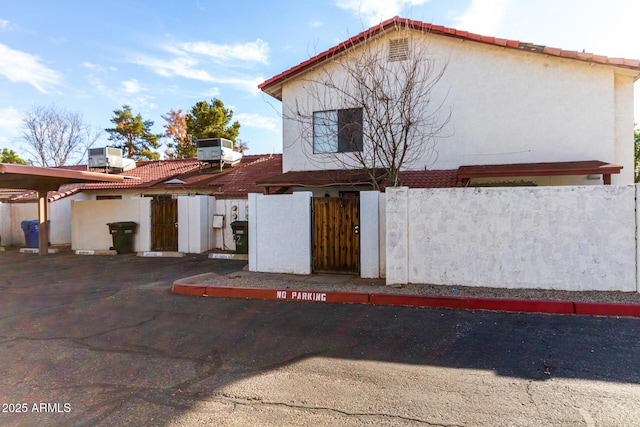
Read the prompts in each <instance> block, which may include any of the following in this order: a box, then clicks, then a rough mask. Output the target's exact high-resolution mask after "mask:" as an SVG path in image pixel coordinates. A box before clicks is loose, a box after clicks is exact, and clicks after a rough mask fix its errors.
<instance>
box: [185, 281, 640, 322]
mask: <svg viewBox="0 0 640 427" xmlns="http://www.w3.org/2000/svg"><path fill="white" fill-rule="evenodd" d="M173 293H175V294H180V295H193V296H209V297H218V298H243V299H261V300H270V301H300V302H330V303H342V304H345V303H346V304H373V305H391V306H406V307H432V308H452V309H463V310H491V311H506V312H521V313H548V314H580V315H592V316H593V315H595V316H626V317H640V305H638V304H616V303H590V302H572V301H551V300H549V301H541V300H519V299H492V298H466V297H441V296H422V295H401V294H365V293H357V292H329V291H326V292H323V291H308V290H304V291H303V290H291V289H282V290H278V289H262V288H238V287H221V286H202V285H198V284H193V285H190V284H183V283H175V284H174V285H173Z"/></svg>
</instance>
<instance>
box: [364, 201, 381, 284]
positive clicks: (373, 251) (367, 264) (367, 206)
mask: <svg viewBox="0 0 640 427" xmlns="http://www.w3.org/2000/svg"><path fill="white" fill-rule="evenodd" d="M379 197H380V193H379V192H378V191H361V192H360V277H362V278H377V277H379V276H380V253H379V245H380V236H379V231H380V230H379V228H378V223H379V215H378V205H379Z"/></svg>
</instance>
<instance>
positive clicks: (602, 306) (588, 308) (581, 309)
mask: <svg viewBox="0 0 640 427" xmlns="http://www.w3.org/2000/svg"><path fill="white" fill-rule="evenodd" d="M575 306H576V314H587V315H592V316H628V317H640V305H636V304H616V303H599V302H576V303H575Z"/></svg>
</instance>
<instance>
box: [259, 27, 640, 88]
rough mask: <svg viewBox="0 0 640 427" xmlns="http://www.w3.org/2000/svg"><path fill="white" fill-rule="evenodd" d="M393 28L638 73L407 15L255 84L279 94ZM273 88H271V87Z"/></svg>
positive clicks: (615, 62) (622, 63) (602, 59)
mask: <svg viewBox="0 0 640 427" xmlns="http://www.w3.org/2000/svg"><path fill="white" fill-rule="evenodd" d="M395 28H409V29H413V30H416V31H422V32H424V33H430V34H436V35H442V36H446V37H455V38H459V39H462V40H471V41H475V42H478V43H485V44H492V45H496V46H502V47H507V48H511V49H519V50H525V51H528V52H534V53H543V54H546V55H551V56H557V57H562V58H567V59H573V60H580V61H586V62H591V63H597V64H602V65H609V66H615V67H624V68H628V69H631V70H634V71H636V72H637V73H638V75H639V76H640V61H639V60H632V59H624V58H608V57H606V56H602V55H593V54H587V53H581V54H578V52H574V51H565V50H563V49H558V48H550V47H546V46H541V45H535V44H532V43H523V42H520V41H518V40H506V39H498V38H495V37H487V36H482V35H479V34H474V33H469V32H467V31H461V30H456V29H454V28H448V27H444V26H441V25H433V24H430V23H425V22H420V21H413V20H410V19H405V18H400V17H397V16H396V17H394V18H391V19H389V20H386V21H384V22H381V23H380V24H378V25H375V26H373V27H371V28H369V29H368V30H365V31H363V32H362V33H360V34H358V35H356V36H354V37H351V38H350V39H348V40H346V41H344V42H342V43H340V44H338V45H336V46H334V47H332V48H331V49H328V50H326V51H324V52H322V53H320V54H318V55H316V56H314V57H312V58H309V59H308V60H306V61H304V62H302V63H300V64H298V65H296V66H294V67H292V68H290V69H288V70H286V71H284V72H282V73H280V74H278V75H276V76H274V77H272V78H270V79H268V80H266V81H265V82H263V83H261V84H260V85H258V88H259V89H261V90H263V91H264V92H266V93H269V94H270V95H272V96H275V97H276V98H278V97H279V96H280V95H279V94H278V91H277V88H278V87H279V86H280V85H281V84H282V83H283V82H284V81H286V80H288V79H290V78H292V77H294V76H296V75H297V74H299V73H302V72H303V71H305V70H307V69H309V68H311V67H314V66H316V65H318V64H320V63H322V62H324V61H326V60H328V59H330V58H332V57H334V56H335V55H338V54H340V53H342V52H344V51H346V50H347V49H349V48H351V47H353V46H355V45H358V44H360V43H362V42H364V41H365V40H367V39H369V38H371V37H376V36H378V35H380V34H384V33H385V32H386V31H388V30H392V29H395ZM272 89H273V90H272Z"/></svg>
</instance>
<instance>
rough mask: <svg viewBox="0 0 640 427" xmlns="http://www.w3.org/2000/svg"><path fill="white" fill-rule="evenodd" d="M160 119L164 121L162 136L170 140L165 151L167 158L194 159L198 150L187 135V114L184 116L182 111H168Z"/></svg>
mask: <svg viewBox="0 0 640 427" xmlns="http://www.w3.org/2000/svg"><path fill="white" fill-rule="evenodd" d="M162 118H163V119H164V120H165V121H166V123H165V124H164V125H163V127H164V129H165V132H164V136H165V137H167V138H171V142H169V143H167V150H166V151H165V154H166V155H167V157H169V158H170V159H188V158H191V157H195V156H196V154H197V151H198V150H197V148H196V145H195V144H194V142H193V141H192V139H191V136H190V135H189V134H188V133H187V114H184V113H183V112H182V110H178V111H175V110H170V111H169V112H168V113H167V114H166V115H164V116H162Z"/></svg>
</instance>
